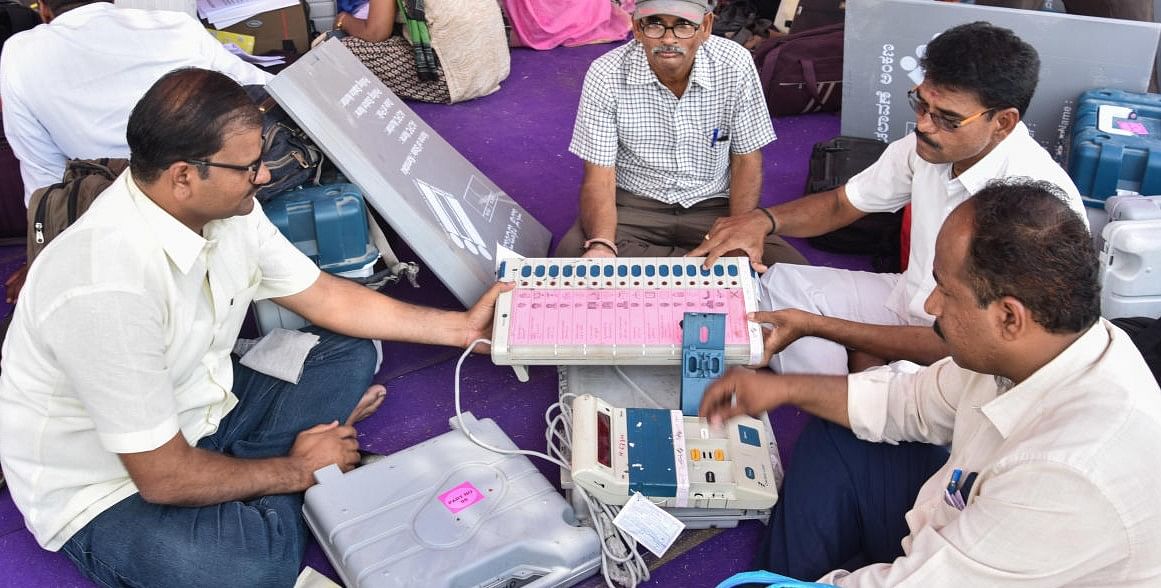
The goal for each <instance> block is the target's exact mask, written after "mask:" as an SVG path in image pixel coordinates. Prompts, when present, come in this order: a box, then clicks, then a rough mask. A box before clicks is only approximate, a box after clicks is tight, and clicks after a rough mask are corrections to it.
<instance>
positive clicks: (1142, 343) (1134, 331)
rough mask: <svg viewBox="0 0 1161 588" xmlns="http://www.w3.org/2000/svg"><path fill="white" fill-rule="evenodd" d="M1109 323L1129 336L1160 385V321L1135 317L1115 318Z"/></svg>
mask: <svg viewBox="0 0 1161 588" xmlns="http://www.w3.org/2000/svg"><path fill="white" fill-rule="evenodd" d="M1111 322H1112V323H1113V324H1114V325H1116V326H1118V327H1120V328H1121V329H1122V330H1124V331H1125V332H1126V333H1128V334H1129V338H1130V339H1132V340H1133V344H1134V345H1136V346H1137V349H1138V350H1139V351H1140V352H1141V357H1144V358H1145V364H1146V365H1148V366H1149V370H1150V371H1152V372H1153V378H1154V379H1155V380H1157V381H1158V382H1159V383H1161V319H1155V318H1148V317H1143V316H1136V317H1130V318H1115V319H1112V321H1111Z"/></svg>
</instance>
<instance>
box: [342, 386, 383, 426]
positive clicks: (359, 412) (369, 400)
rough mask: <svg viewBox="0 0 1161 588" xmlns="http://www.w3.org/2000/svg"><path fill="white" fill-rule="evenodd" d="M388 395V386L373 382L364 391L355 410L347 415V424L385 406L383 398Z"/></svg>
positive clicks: (352, 423) (357, 420)
mask: <svg viewBox="0 0 1161 588" xmlns="http://www.w3.org/2000/svg"><path fill="white" fill-rule="evenodd" d="M386 397H387V388H386V387H384V386H383V385H382V384H372V385H371V387H370V388H367V391H366V392H364V393H363V397H362V398H360V399H359V403H358V404H356V405H355V410H352V411H351V416H349V417H347V422H346V424H347V425H348V426H350V425H354V424H355V423H357V422H359V421H361V420H363V419H365V418H367V417H369V416H371V415H373V414H375V411H376V410H379V407H380V406H383V399H384V398H386Z"/></svg>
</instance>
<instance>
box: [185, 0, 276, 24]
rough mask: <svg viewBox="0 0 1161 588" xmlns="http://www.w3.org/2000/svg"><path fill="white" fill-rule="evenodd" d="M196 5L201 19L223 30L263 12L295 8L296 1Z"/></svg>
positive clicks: (214, 0)
mask: <svg viewBox="0 0 1161 588" xmlns="http://www.w3.org/2000/svg"><path fill="white" fill-rule="evenodd" d="M197 3H198V14H200V15H201V16H202V18H204V19H206V20H208V21H210V24H211V25H213V26H214V28H216V29H224V28H226V27H229V26H232V25H235V24H238V23H240V22H242V21H244V20H246V19H247V18H250V17H251V16H255V15H258V14H261V13H263V12H267V11H270V10H278V9H279V8H286V7H287V6H297V5H298V0H197Z"/></svg>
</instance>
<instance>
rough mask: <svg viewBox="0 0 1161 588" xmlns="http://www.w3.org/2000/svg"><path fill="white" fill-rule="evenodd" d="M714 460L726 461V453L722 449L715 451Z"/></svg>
mask: <svg viewBox="0 0 1161 588" xmlns="http://www.w3.org/2000/svg"><path fill="white" fill-rule="evenodd" d="M714 459H716V460H718V461H726V452H725V451H723V450H721V449H715V450H714Z"/></svg>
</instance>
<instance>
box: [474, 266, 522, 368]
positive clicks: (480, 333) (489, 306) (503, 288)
mask: <svg viewBox="0 0 1161 588" xmlns="http://www.w3.org/2000/svg"><path fill="white" fill-rule="evenodd" d="M515 287H516V284H513V283H512V282H496V283H495V284H492V287H491V288H488V291H487V292H484V295H483V296H480V299H479V300H477V301H476V303H475V304H474V305H472V307H471V308H469V309H468V310H467V311H466V312H464V314H463V318H464V332H465V335H464V339H463V341H462V342H461V343H460V347H467V346H468V345H471V344H472V341H475V340H476V339H489V338H491V336H492V318H493V317H494V316H495V314H496V299H497V298H499V297H500V294H502V293H504V292H509V291H511V290H512V289H513V288H515ZM473 351H475V352H476V353H488V352H490V351H491V346H490V345H485V344H480V345H476V347H475V348H474V349H473Z"/></svg>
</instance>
